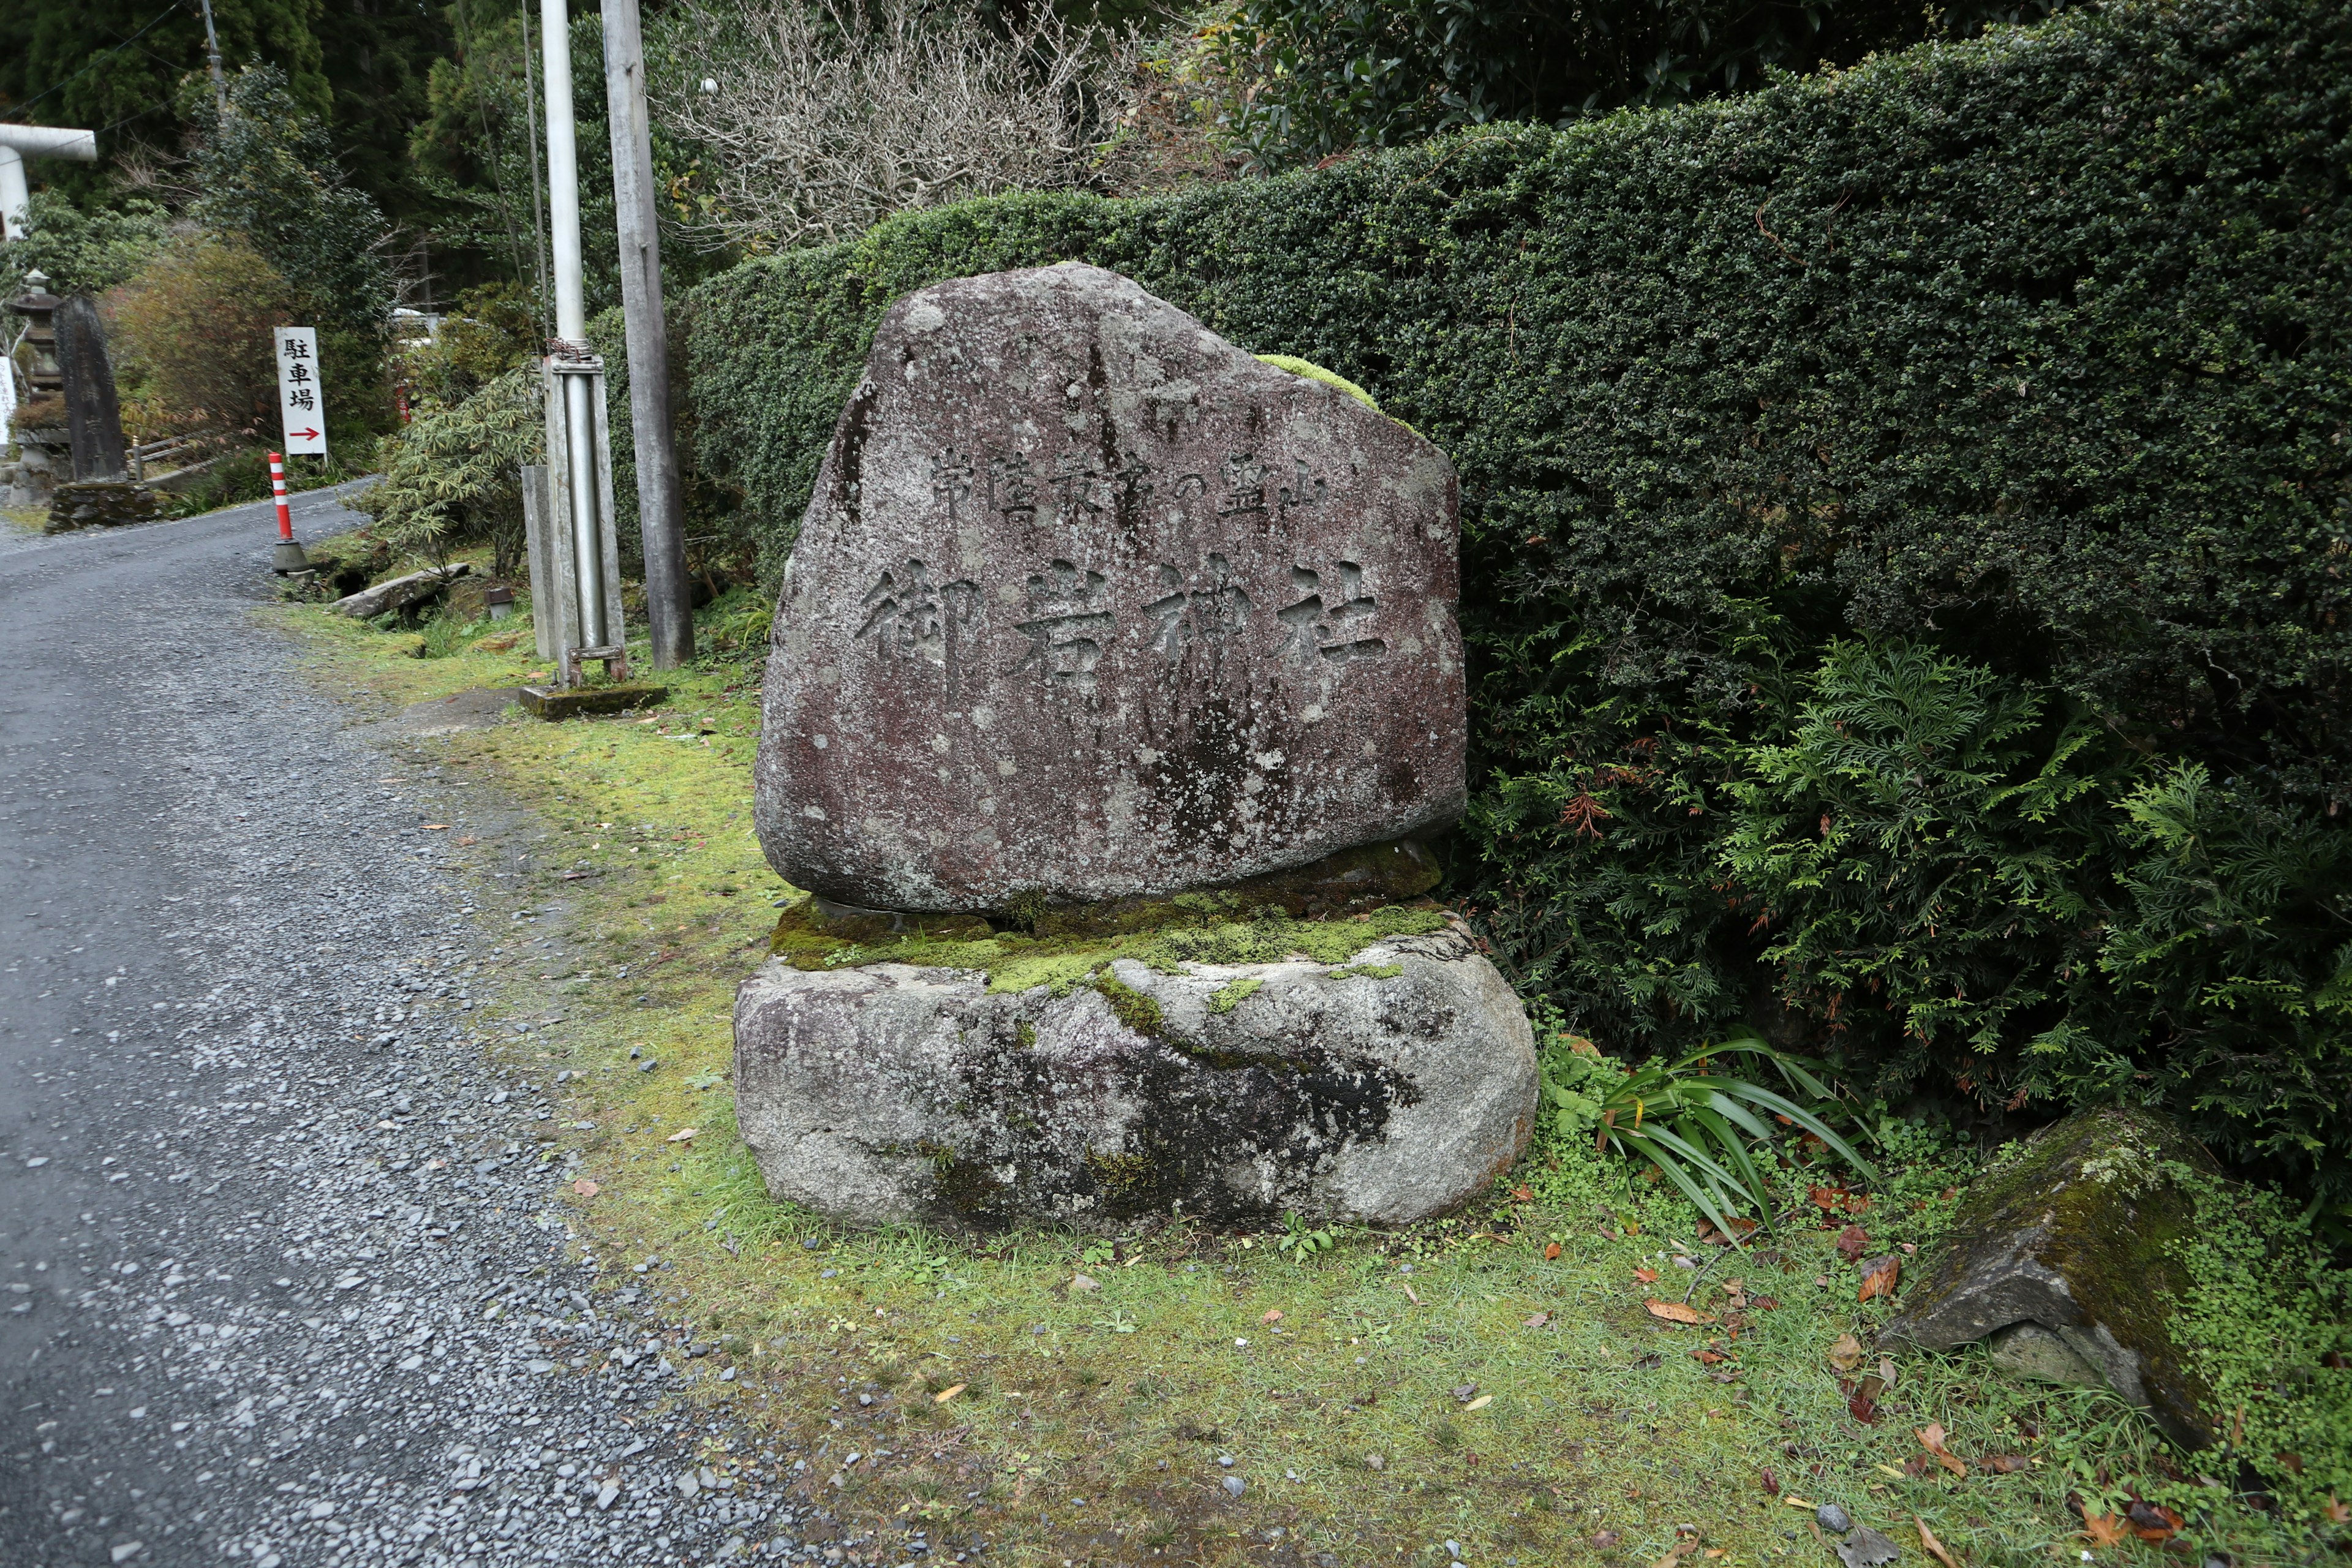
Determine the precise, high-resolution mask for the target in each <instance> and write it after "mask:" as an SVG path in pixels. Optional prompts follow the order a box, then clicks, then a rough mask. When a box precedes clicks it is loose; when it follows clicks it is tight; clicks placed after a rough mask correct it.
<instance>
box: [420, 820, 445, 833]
mask: <svg viewBox="0 0 2352 1568" xmlns="http://www.w3.org/2000/svg"><path fill="white" fill-rule="evenodd" d="M448 831H449V825H448V824H447V823H446V822H428V823H426V824H425V832H427V833H446V832H448Z"/></svg>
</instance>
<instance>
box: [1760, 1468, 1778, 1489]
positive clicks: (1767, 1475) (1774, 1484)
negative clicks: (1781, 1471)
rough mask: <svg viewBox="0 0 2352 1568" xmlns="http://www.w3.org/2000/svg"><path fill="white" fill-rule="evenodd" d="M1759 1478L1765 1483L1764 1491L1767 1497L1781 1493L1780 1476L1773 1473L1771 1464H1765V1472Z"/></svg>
mask: <svg viewBox="0 0 2352 1568" xmlns="http://www.w3.org/2000/svg"><path fill="white" fill-rule="evenodd" d="M1757 1479H1759V1480H1761V1481H1762V1482H1763V1483H1764V1493H1765V1495H1766V1496H1767V1497H1779V1496H1780V1477H1778V1476H1776V1475H1774V1474H1773V1473H1772V1467H1771V1466H1769V1465H1767V1466H1765V1467H1764V1473H1763V1474H1762V1475H1761V1476H1759V1477H1758V1478H1757Z"/></svg>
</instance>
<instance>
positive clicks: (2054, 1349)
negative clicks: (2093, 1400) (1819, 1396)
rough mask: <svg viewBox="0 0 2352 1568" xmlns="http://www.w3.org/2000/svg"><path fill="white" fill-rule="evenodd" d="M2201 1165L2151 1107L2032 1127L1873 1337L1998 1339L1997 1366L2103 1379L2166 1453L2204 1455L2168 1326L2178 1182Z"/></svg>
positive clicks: (1931, 1342)
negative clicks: (2142, 1413)
mask: <svg viewBox="0 0 2352 1568" xmlns="http://www.w3.org/2000/svg"><path fill="white" fill-rule="evenodd" d="M2213 1169H2214V1166H2213V1162H2212V1160H2211V1158H2210V1156H2209V1155H2208V1154H2207V1153H2206V1152H2205V1151H2204V1150H2203V1149H2202V1148H2201V1147H2200V1146H2199V1144H2198V1143H2197V1142H2196V1141H2195V1140H2194V1139H2192V1138H2190V1137H2189V1135H2188V1134H2187V1133H2185V1132H2183V1131H2180V1129H2179V1127H2177V1126H2175V1125H2174V1124H2173V1123H2172V1122H2170V1121H2167V1120H2166V1119H2165V1118H2163V1117H2161V1116H2158V1115H2156V1114H2154V1113H2152V1112H2148V1111H2142V1110H2124V1109H2120V1108H2112V1109H2106V1110H2088V1111H2084V1112H2083V1113H2081V1114H2080V1115H2076V1116H2072V1117H2069V1118H2067V1119H2066V1120H2065V1121H2061V1122H2058V1123H2056V1124H2055V1125H2053V1126H2051V1127H2048V1128H2045V1129H2043V1130H2042V1131H2041V1132H2040V1133H2038V1134H2036V1135H2035V1136H2034V1138H2033V1139H2032V1141H2031V1142H2029V1143H2028V1144H2027V1145H2026V1147H2025V1148H2024V1150H2023V1151H2022V1152H2020V1153H2019V1154H2018V1155H2017V1157H2015V1158H2014V1159H2012V1160H2011V1161H2010V1162H2009V1163H2007V1164H2005V1165H2002V1166H2000V1167H1999V1168H1997V1169H1996V1170H1994V1171H1993V1172H1991V1173H1990V1174H1989V1175H1988V1176H1987V1177H1986V1178H1985V1179H1984V1180H1983V1181H1982V1182H1981V1183H1979V1184H1978V1186H1977V1187H1976V1189H1975V1190H1974V1191H1973V1192H1972V1193H1971V1194H1970V1195H1969V1198H1968V1200H1967V1201H1966V1203H1965V1204H1964V1205H1962V1207H1961V1210H1960V1213H1959V1214H1958V1216H1956V1219H1955V1224H1954V1229H1953V1232H1952V1235H1951V1237H1950V1239H1949V1240H1948V1241H1947V1242H1946V1243H1945V1244H1944V1246H1943V1247H1942V1248H1941V1249H1940V1250H1939V1251H1938V1252H1937V1256H1936V1257H1935V1258H1934V1259H1933V1260H1932V1261H1931V1262H1930V1264H1929V1266H1928V1268H1927V1270H1926V1272H1925V1274H1924V1276H1923V1281H1922V1283H1921V1284H1920V1285H1919V1286H1918V1287H1916V1289H1914V1290H1913V1291H1912V1292H1911V1294H1910V1297H1909V1299H1908V1300H1906V1301H1905V1303H1904V1306H1903V1310H1902V1311H1901V1312H1899V1313H1897V1314H1896V1315H1895V1317H1894V1318H1893V1319H1891V1320H1889V1321H1888V1322H1887V1324H1886V1326H1885V1328H1884V1329H1883V1330H1881V1331H1880V1338H1881V1339H1882V1340H1887V1339H1891V1340H1902V1341H1908V1342H1912V1343H1915V1344H1917V1345H1920V1346H1922V1347H1924V1348H1926V1349H1928V1350H1951V1349H1954V1348H1955V1347H1957V1346H1959V1345H1963V1344H1967V1343H1969V1342H1972V1341H1975V1340H1979V1339H1983V1338H1985V1337H1986V1336H1988V1335H1997V1336H2000V1342H1999V1343H1998V1345H1997V1346H1996V1354H1995V1360H1996V1362H1997V1363H2000V1364H2002V1365H2004V1367H2005V1368H2013V1369H2014V1370H2016V1371H2018V1372H2019V1373H2021V1374H2022V1375H2030V1376H2033V1377H2037V1378H2040V1379H2042V1380H2044V1381H2050V1382H2061V1383H2064V1382H2075V1381H2080V1380H2081V1379H2082V1378H2083V1377H2084V1375H2085V1374H2086V1373H2091V1374H2095V1375H2097V1376H2100V1377H2103V1378H2104V1379H2105V1381H2106V1383H2107V1384H2108V1385H2109V1386H2111V1387H2112V1388H2114V1389H2115V1391H2116V1393H2117V1394H2122V1395H2123V1396H2124V1397H2125V1398H2126V1399H2128V1400H2130V1401H2131V1402H2132V1403H2133V1404H2135V1405H2139V1406H2141V1407H2142V1408H2143V1409H2145V1410H2146V1411H2147V1413H2148V1415H2149V1416H2150V1417H2151V1418H2152V1419H2153V1420H2154V1421H2155V1422H2156V1424H2157V1425H2158V1426H2159V1427H2161V1428H2162V1429H2163V1431H2164V1433H2165V1435H2166V1436H2168V1437H2170V1438H2171V1439H2172V1440H2173V1441H2174V1442H2175V1443H2178V1444H2179V1445H2180V1446H2181V1447H2184V1448H2201V1447H2205V1446H2206V1445H2208V1444H2210V1442H2212V1441H2213V1430H2212V1426H2211V1425H2210V1415H2208V1413H2207V1409H2206V1405H2207V1400H2206V1396H2205V1392H2204V1390H2203V1389H2202V1388H2201V1387H2200V1386H2199V1384H2198V1383H2197V1380H2196V1378H2195V1376H2194V1375H2193V1374H2192V1373H2191V1372H2190V1371H2189V1365H2188V1363H2187V1360H2186V1358H2185V1357H2184V1356H2183V1355H2182V1354H2181V1353H2180V1352H2179V1349H2178V1347H2176V1346H2175V1345H2174V1344H2173V1342H2172V1339H2171V1335H2170V1333H2169V1331H2168V1327H2167V1325H2168V1321H2169V1320H2170V1318H2171V1316H2172V1312H2173V1309H2174V1306H2175V1305H2176V1303H2177V1302H2178V1301H2179V1299H2180V1297H2181V1295H2182V1293H2183V1292H2184V1291H2186V1290H2187V1289H2189V1280H2188V1279H2187V1277H2186V1273H2185V1270H2184V1269H2183V1268H2182V1267H2181V1265H2180V1264H2179V1261H2178V1260H2177V1259H2176V1258H2174V1257H2173V1255H2172V1251H2171V1249H2172V1247H2173V1244H2174V1243H2176V1242H2178V1241H2179V1239H2180V1238H2181V1237H2183V1236H2184V1235H2186V1234H2187V1232H2188V1229H2189V1226H2191V1225H2192V1224H2194V1223H2195V1214H2196V1203H2195V1199H2194V1196H2193V1194H2190V1193H2189V1191H2188V1189H2187V1188H2186V1187H2185V1186H2184V1185H2183V1184H2182V1183H2181V1181H2180V1179H2179V1176H2180V1173H2181V1172H2182V1171H2183V1170H2189V1171H2197V1172H2207V1173H2210V1172H2211V1171H2212V1170H2213Z"/></svg>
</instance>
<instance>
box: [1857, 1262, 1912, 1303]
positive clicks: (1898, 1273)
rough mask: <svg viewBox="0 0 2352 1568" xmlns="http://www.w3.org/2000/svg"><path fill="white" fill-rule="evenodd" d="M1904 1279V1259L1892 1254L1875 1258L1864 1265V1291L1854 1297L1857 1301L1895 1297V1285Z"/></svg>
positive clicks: (1891, 1298)
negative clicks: (1878, 1297)
mask: <svg viewBox="0 0 2352 1568" xmlns="http://www.w3.org/2000/svg"><path fill="white" fill-rule="evenodd" d="M1902 1278H1903V1259H1902V1258H1898V1257H1897V1256H1895V1254H1894V1253H1892V1252H1890V1253H1888V1254H1887V1255H1886V1256H1885V1257H1884V1258H1872V1259H1871V1260H1870V1261H1869V1262H1868V1263H1867V1264H1865V1265H1864V1267H1863V1270H1862V1289H1861V1290H1860V1291H1859V1292H1857V1293H1856V1294H1855V1296H1854V1300H1857V1301H1867V1300H1870V1299H1871V1298H1872V1297H1874V1296H1884V1297H1885V1298H1887V1299H1888V1300H1894V1297H1895V1281H1896V1280H1898V1279H1902Z"/></svg>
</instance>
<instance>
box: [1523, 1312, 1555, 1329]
mask: <svg viewBox="0 0 2352 1568" xmlns="http://www.w3.org/2000/svg"><path fill="white" fill-rule="evenodd" d="M1550 1321H1551V1314H1550V1313H1549V1312H1537V1313H1535V1314H1533V1315H1532V1316H1530V1317H1529V1318H1528V1327H1529V1328H1531V1329H1540V1328H1542V1327H1543V1326H1544V1325H1545V1324H1546V1323H1549V1322H1550Z"/></svg>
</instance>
